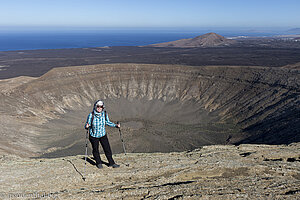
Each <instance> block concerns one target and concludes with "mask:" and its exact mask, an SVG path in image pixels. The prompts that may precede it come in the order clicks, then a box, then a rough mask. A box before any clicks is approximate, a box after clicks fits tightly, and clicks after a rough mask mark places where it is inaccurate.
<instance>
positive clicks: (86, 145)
mask: <svg viewBox="0 0 300 200" xmlns="http://www.w3.org/2000/svg"><path fill="white" fill-rule="evenodd" d="M89 130H90V129H89V128H88V129H87V131H86V136H85V157H84V172H83V174H84V175H85V169H86V160H87V153H88V136H89ZM82 179H83V180H84V181H85V177H84V176H83V177H82Z"/></svg>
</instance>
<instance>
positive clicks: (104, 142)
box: [89, 135, 115, 165]
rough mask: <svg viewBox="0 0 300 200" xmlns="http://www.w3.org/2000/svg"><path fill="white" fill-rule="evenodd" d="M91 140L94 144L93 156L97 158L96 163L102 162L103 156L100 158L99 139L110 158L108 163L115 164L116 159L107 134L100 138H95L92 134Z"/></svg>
mask: <svg viewBox="0 0 300 200" xmlns="http://www.w3.org/2000/svg"><path fill="white" fill-rule="evenodd" d="M89 140H90V142H91V144H92V148H93V156H94V158H95V160H96V164H97V165H98V164H102V161H101V158H100V153H99V141H100V143H101V146H102V148H103V150H104V153H105V156H106V158H107V160H108V164H109V165H113V164H115V161H114V160H113V158H112V152H111V149H110V145H109V141H108V138H107V135H105V136H103V137H100V138H95V137H92V136H91V135H90V137H89Z"/></svg>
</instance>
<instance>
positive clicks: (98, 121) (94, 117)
mask: <svg viewBox="0 0 300 200" xmlns="http://www.w3.org/2000/svg"><path fill="white" fill-rule="evenodd" d="M105 125H108V126H111V127H116V128H120V124H115V123H113V122H111V121H109V118H108V116H107V114H106V111H104V103H103V101H100V100H98V101H96V103H95V104H94V109H93V111H92V112H91V113H90V114H89V115H88V117H87V121H86V123H85V128H86V129H89V130H90V131H89V132H90V135H89V140H90V142H91V144H92V148H93V156H94V158H95V160H96V166H97V167H98V168H99V169H101V168H103V166H102V161H101V158H100V153H99V142H100V143H101V146H102V148H103V150H104V153H105V156H106V158H107V160H108V166H109V167H113V168H117V167H120V165H117V164H116V163H115V161H114V160H113V158H112V152H111V148H110V144H109V141H108V138H107V135H106V132H105Z"/></svg>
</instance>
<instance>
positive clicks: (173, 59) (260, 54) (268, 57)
mask: <svg viewBox="0 0 300 200" xmlns="http://www.w3.org/2000/svg"><path fill="white" fill-rule="evenodd" d="M241 44H242V43H239V45H236V46H232V47H209V48H172V47H170V48H169V47H165V48H159V47H133V46H122V47H98V48H74V49H47V50H26V51H6V52H5V51H3V52H0V72H1V73H0V79H6V78H13V77H17V76H33V77H38V76H41V75H43V74H45V73H46V72H48V71H49V70H50V69H52V68H55V67H65V66H80V65H92V64H109V63H145V64H180V65H190V66H208V65H235V66H266V67H280V66H284V65H288V64H294V63H297V62H300V44H299V45H298V46H299V48H298V47H297V45H296V46H295V45H291V47H290V48H288V47H287V45H284V46H282V47H280V48H278V47H276V48H274V47H273V46H266V47H262V46H259V45H255V43H253V41H251V42H249V43H248V45H244V44H242V45H241ZM260 44H262V43H260Z"/></svg>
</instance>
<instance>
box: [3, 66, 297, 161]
mask: <svg viewBox="0 0 300 200" xmlns="http://www.w3.org/2000/svg"><path fill="white" fill-rule="evenodd" d="M12 83H14V84H12ZM299 83H300V82H299V70H298V69H290V68H281V67H279V68H270V67H268V68H267V67H255V66H252V67H248V66H206V67H203V66H201V67H195V66H193V67H191V66H182V65H158V64H131V63H128V64H123V63H122V64H99V65H88V66H77V67H61V68H55V69H52V70H50V71H49V72H48V73H46V74H44V75H43V76H41V77H38V78H32V77H19V78H13V79H7V80H2V81H1V87H2V90H1V94H0V104H1V110H0V113H1V115H0V123H1V125H2V127H3V128H2V129H1V130H0V131H1V134H0V137H1V141H2V142H1V145H0V146H1V151H2V152H6V153H13V154H18V155H22V156H41V157H59V156H67V155H77V154H83V153H84V152H83V146H84V142H85V133H86V131H85V130H84V128H83V127H84V123H85V120H86V117H87V115H88V113H89V112H91V110H92V106H93V103H94V102H95V101H96V100H97V99H102V100H103V101H104V102H105V105H106V109H107V113H108V115H109V118H110V120H111V121H114V122H116V121H120V122H121V126H122V128H121V130H122V134H123V137H124V141H125V145H126V149H127V151H128V152H171V151H184V150H193V149H196V148H199V147H201V146H203V145H212V144H241V143H261V144H289V143H292V142H299V141H300V136H299V135H300V134H299V124H300V117H299V113H300V112H299V111H300V106H299V100H300V98H299ZM8 86H10V87H8ZM11 132H14V133H15V134H10V133H11ZM118 134H119V133H118V129H115V128H108V135H109V137H110V142H111V145H112V149H113V151H114V153H119V152H123V149H122V144H121V142H120V139H119V135H118ZM12 147H14V148H12Z"/></svg>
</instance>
